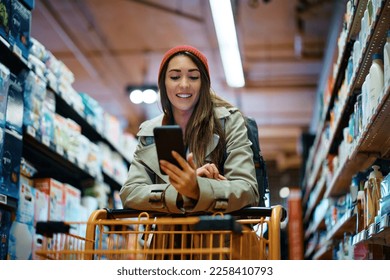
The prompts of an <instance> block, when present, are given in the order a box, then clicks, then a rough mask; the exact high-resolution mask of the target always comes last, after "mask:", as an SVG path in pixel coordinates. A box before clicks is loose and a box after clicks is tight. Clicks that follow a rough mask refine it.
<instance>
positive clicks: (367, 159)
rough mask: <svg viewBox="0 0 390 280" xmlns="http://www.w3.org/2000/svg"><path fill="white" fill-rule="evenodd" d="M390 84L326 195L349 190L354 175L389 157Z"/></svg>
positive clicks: (339, 193)
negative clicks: (377, 159) (389, 118)
mask: <svg viewBox="0 0 390 280" xmlns="http://www.w3.org/2000/svg"><path fill="white" fill-rule="evenodd" d="M389 115H390V86H387V88H386V89H384V91H383V94H382V99H381V100H380V102H379V104H378V106H377V108H376V110H375V112H373V114H372V115H371V117H370V118H369V120H368V121H367V125H366V127H364V128H363V129H362V133H361V134H360V136H359V137H358V138H357V139H356V140H355V142H354V144H353V148H352V150H351V153H350V156H349V158H347V159H346V160H345V163H344V164H340V166H341V169H340V170H338V171H337V172H336V174H335V175H334V178H333V181H332V183H331V184H330V185H329V188H328V189H327V191H326V193H325V197H332V196H338V195H341V194H343V193H345V192H346V191H348V188H349V185H350V183H351V180H352V176H353V175H355V174H356V173H357V172H359V171H364V170H365V169H367V168H369V167H370V166H371V165H372V164H373V163H374V162H375V160H376V158H386V157H389V152H390V122H389V121H388V116H389Z"/></svg>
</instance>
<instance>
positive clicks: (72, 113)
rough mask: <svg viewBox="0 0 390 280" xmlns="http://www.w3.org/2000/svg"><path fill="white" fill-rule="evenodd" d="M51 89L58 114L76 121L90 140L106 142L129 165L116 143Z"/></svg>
mask: <svg viewBox="0 0 390 280" xmlns="http://www.w3.org/2000/svg"><path fill="white" fill-rule="evenodd" d="M51 90H52V89H51ZM52 91H53V92H54V93H55V97H56V112H57V113H58V114H60V115H61V116H63V117H67V118H70V119H72V120H74V121H75V122H76V123H78V124H79V125H80V126H81V131H82V133H83V134H84V135H85V136H86V137H87V138H88V139H89V140H91V141H92V142H94V143H96V142H99V141H100V142H104V143H106V144H108V145H109V146H110V147H111V149H113V150H114V151H116V152H118V153H119V154H120V155H121V156H122V157H123V158H124V159H125V161H126V162H127V164H128V165H130V162H131V160H130V159H129V157H127V156H126V155H125V153H124V152H122V151H121V150H120V149H119V148H118V146H117V145H115V144H113V143H112V142H111V141H110V140H108V139H107V138H106V137H104V136H103V135H102V132H101V131H98V130H97V129H96V127H95V126H94V125H92V124H91V123H90V122H89V121H88V120H87V118H86V117H85V116H84V115H83V114H82V113H80V112H78V111H76V110H75V109H74V108H73V106H72V105H71V104H68V103H67V102H66V101H65V100H64V98H62V97H61V95H60V94H59V93H58V92H56V91H54V90H52Z"/></svg>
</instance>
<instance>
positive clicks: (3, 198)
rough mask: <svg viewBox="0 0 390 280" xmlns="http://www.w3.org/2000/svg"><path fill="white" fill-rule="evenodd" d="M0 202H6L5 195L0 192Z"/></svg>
mask: <svg viewBox="0 0 390 280" xmlns="http://www.w3.org/2000/svg"><path fill="white" fill-rule="evenodd" d="M0 203H3V204H7V196H6V195H4V194H0Z"/></svg>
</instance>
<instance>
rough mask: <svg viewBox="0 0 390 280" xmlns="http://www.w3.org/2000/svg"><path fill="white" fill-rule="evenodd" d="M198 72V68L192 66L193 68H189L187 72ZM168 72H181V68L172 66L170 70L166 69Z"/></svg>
mask: <svg viewBox="0 0 390 280" xmlns="http://www.w3.org/2000/svg"><path fill="white" fill-rule="evenodd" d="M195 71H197V72H200V71H199V69H198V68H193V69H189V70H188V72H195ZM168 72H182V69H175V68H172V69H170V70H168Z"/></svg>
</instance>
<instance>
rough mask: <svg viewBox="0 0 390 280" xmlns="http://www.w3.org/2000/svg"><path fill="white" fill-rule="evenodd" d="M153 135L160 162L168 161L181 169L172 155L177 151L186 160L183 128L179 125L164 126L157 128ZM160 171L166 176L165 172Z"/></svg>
mask: <svg viewBox="0 0 390 280" xmlns="http://www.w3.org/2000/svg"><path fill="white" fill-rule="evenodd" d="M153 133H154V140H155V143H156V148H157V156H158V160H159V161H160V160H162V159H163V160H166V161H168V162H170V163H172V164H175V165H176V166H177V167H179V168H181V166H180V165H179V163H178V162H177V161H176V159H175V158H174V157H173V156H172V153H171V152H172V151H175V152H177V153H179V154H180V155H181V156H182V157H183V158H186V156H185V148H184V143H183V132H182V130H181V127H180V126H178V125H163V126H159V127H155V128H154V130H153ZM159 165H160V164H159ZM160 171H161V173H162V174H164V175H166V174H165V172H163V171H162V170H161V167H160Z"/></svg>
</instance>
